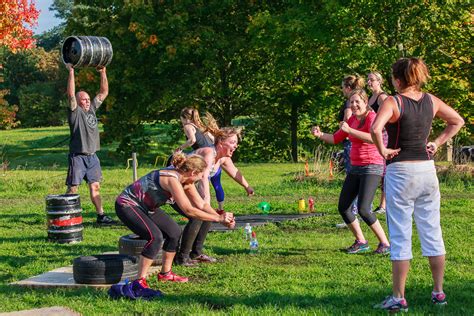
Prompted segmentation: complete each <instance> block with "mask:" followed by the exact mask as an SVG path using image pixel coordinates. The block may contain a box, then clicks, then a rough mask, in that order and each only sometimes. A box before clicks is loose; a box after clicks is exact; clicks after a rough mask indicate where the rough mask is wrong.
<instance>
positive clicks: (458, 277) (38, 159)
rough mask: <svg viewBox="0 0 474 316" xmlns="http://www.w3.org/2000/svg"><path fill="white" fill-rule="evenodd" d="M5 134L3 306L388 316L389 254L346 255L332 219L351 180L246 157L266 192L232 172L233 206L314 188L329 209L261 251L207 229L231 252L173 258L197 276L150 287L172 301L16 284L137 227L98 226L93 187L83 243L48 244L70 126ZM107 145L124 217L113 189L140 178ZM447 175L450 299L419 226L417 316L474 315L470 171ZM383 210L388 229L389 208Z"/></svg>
mask: <svg viewBox="0 0 474 316" xmlns="http://www.w3.org/2000/svg"><path fill="white" fill-rule="evenodd" d="M0 135H1V139H2V142H3V145H4V151H3V154H4V156H6V158H7V159H8V160H9V161H10V166H13V167H12V169H11V170H7V171H4V172H1V171H0V302H1V305H0V312H10V311H18V310H22V309H30V308H39V307H48V306H67V307H69V308H71V309H73V310H75V311H77V312H79V313H82V314H84V315H93V314H97V315H99V314H100V315H103V314H110V315H115V314H164V313H169V314H298V315H299V314H316V315H334V314H335V315H349V314H351V315H367V314H381V313H380V312H376V311H374V310H373V309H372V307H371V306H372V305H373V304H375V303H378V302H379V301H381V300H382V299H383V298H384V297H385V296H386V295H388V294H389V293H390V289H391V274H390V271H391V265H390V261H389V259H388V257H380V256H376V255H373V254H371V253H368V254H363V255H348V254H346V253H344V252H343V251H342V249H343V248H345V247H347V246H349V245H350V244H351V243H352V242H353V238H352V237H351V234H350V233H349V231H348V230H347V229H339V230H338V229H336V228H335V226H334V225H335V224H336V223H339V222H341V218H340V216H339V215H338V214H337V210H336V205H337V199H338V194H339V190H340V186H341V181H342V178H341V176H336V179H334V180H332V181H328V180H314V179H313V180H306V181H298V180H295V179H296V176H297V175H298V174H299V175H301V174H302V172H303V170H304V166H303V164H289V163H288V164H270V163H267V164H239V167H240V168H241V170H242V171H243V173H244V175H245V176H246V178H247V179H248V181H249V183H251V184H252V186H253V187H254V189H255V191H256V196H254V197H252V198H247V197H246V196H245V194H244V190H243V189H242V188H240V187H239V186H238V185H237V184H235V183H233V182H232V180H230V179H229V178H228V177H227V176H225V177H224V178H223V186H224V189H225V191H226V201H227V202H226V209H228V210H231V211H234V212H235V213H236V214H238V215H243V214H251V213H258V209H257V205H258V203H259V202H261V201H267V202H269V203H270V204H271V206H272V210H271V212H273V213H280V214H283V213H296V209H297V200H298V198H300V197H305V198H308V197H309V196H313V197H315V201H316V210H317V211H320V212H324V213H325V214H326V215H325V216H322V217H314V218H311V219H306V220H300V221H294V222H286V223H283V224H280V225H274V224H269V225H266V226H263V227H258V228H255V231H256V232H257V235H258V240H259V243H260V253H259V254H257V255H254V256H252V255H249V254H248V243H247V242H246V241H245V240H244V237H243V231H242V230H241V229H239V230H236V231H233V232H229V233H211V234H209V236H208V239H207V243H206V252H207V253H208V254H210V255H213V256H217V257H219V258H220V259H221V261H220V262H219V263H217V264H213V265H201V266H199V267H198V268H183V267H175V268H174V270H175V272H177V273H178V274H182V275H186V276H189V277H190V279H191V282H189V283H187V284H170V283H158V282H157V281H156V279H155V278H152V279H150V280H149V284H150V286H151V287H155V288H159V289H160V290H162V291H163V292H164V293H165V297H164V298H163V299H162V300H158V301H152V302H143V301H126V300H118V301H112V300H110V299H109V298H108V296H107V293H106V291H105V290H94V289H26V288H21V287H15V286H11V285H8V284H9V283H10V282H14V281H18V280H22V279H25V278H28V277H31V276H34V275H37V274H40V273H43V272H46V271H49V270H52V269H55V268H59V267H61V266H65V265H69V264H71V262H72V260H73V259H74V258H75V257H77V256H83V255H92V254H99V253H102V252H106V251H115V250H117V244H118V238H119V237H120V236H122V235H125V234H127V233H129V231H128V230H127V229H125V228H124V227H114V228H95V227H94V226H93V222H94V220H95V216H94V212H93V207H92V204H91V202H90V200H89V198H88V196H87V188H86V186H84V185H83V186H81V187H80V194H81V197H82V207H83V209H84V213H83V215H84V222H85V229H84V241H83V242H81V243H78V244H70V245H61V244H54V243H48V242H47V241H46V235H47V233H46V224H45V221H46V213H45V200H44V198H45V196H46V195H48V194H59V193H64V190H65V186H64V179H65V174H66V163H65V160H66V153H67V148H66V146H65V145H61V144H60V145H58V146H57V147H53V145H55V144H57V143H58V142H60V141H61V140H62V139H64V138H65V137H67V128H66V129H65V128H63V127H59V128H50V129H31V130H15V131H1V132H0ZM66 144H67V143H66ZM45 148H46V149H45ZM54 148H56V149H54ZM106 150H107V148H104V151H103V152H102V153H101V155H102V157H103V159H104V160H105V161H106V163H105V166H104V170H103V173H104V182H103V184H102V197H103V201H104V207H105V209H106V212H108V213H109V214H112V215H113V216H114V217H115V214H114V213H113V203H114V200H115V197H116V196H117V194H118V193H120V192H121V190H122V189H123V188H124V187H125V186H126V185H128V184H129V183H130V182H131V177H132V174H131V170H125V163H123V162H117V163H115V166H114V165H113V164H114V161H113V160H112V159H108V158H107V157H108V155H107V153H106ZM102 157H101V158H102ZM151 169H152V166H151V165H149V166H144V165H141V168H140V169H139V170H138V172H139V176H141V175H144V174H145V173H147V172H148V171H150V170H151ZM323 178H324V177H323ZM440 182H441V192H442V201H441V212H442V216H441V220H442V226H443V235H444V239H445V244H446V248H447V253H448V254H447V265H446V278H445V291H446V293H447V295H448V301H449V304H448V305H447V306H445V307H444V308H442V309H439V308H436V307H435V306H432V305H431V302H430V292H431V289H432V281H431V275H430V272H429V268H428V261H427V259H425V258H423V257H421V251H420V245H419V242H418V237H417V234H416V230H414V236H413V239H414V243H413V244H414V247H413V248H414V249H413V250H414V259H413V261H412V267H411V271H410V274H409V277H408V281H407V291H406V298H407V300H408V303H409V305H410V313H412V314H417V315H430V314H444V315H472V314H473V311H474V301H473V293H474V268H473V267H474V265H473V261H474V260H473V259H474V255H473V251H472V245H473V244H474V237H473V229H472V227H474V225H473V224H474V186H473V182H472V175H469V174H458V175H456V174H452V175H451V176H450V177H448V178H446V177H440ZM378 196H379V194H377V199H378ZM376 203H378V202H377V201H376V202H375V204H376ZM169 211H170V214H172V212H173V211H172V210H171V209H169ZM378 217H379V219H380V221H381V222H382V224H383V226H384V228H386V224H385V216H384V215H379V216H378ZM175 218H176V219H178V220H179V219H180V217H179V216H175ZM362 228H363V231H364V233H365V234H366V237H367V238H368V240H369V242H370V245H371V247H373V248H375V247H376V245H377V242H376V239H375V236H374V235H373V234H371V233H370V232H369V229H368V228H367V226H366V225H364V224H363V225H362Z"/></svg>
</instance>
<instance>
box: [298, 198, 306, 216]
mask: <svg viewBox="0 0 474 316" xmlns="http://www.w3.org/2000/svg"><path fill="white" fill-rule="evenodd" d="M298 211H300V213H304V212H305V211H306V203H305V200H304V199H303V198H301V199H299V200H298Z"/></svg>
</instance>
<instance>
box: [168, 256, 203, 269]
mask: <svg viewBox="0 0 474 316" xmlns="http://www.w3.org/2000/svg"><path fill="white" fill-rule="evenodd" d="M174 263H175V264H176V265H179V266H183V267H188V268H192V267H196V266H197V265H198V263H199V261H197V260H193V259H191V258H189V257H187V258H182V257H178V256H176V257H175V258H174Z"/></svg>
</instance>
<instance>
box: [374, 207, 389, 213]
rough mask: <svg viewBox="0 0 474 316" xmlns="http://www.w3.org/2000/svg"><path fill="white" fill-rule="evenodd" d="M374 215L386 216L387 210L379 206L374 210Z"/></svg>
mask: <svg viewBox="0 0 474 316" xmlns="http://www.w3.org/2000/svg"><path fill="white" fill-rule="evenodd" d="M373 213H376V214H385V213H387V210H386V209H385V208H384V207H381V206H379V207H377V208H376V209H375V210H373Z"/></svg>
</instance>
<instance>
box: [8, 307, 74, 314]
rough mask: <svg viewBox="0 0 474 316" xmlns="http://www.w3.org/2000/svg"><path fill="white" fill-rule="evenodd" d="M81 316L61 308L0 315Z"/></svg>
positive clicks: (46, 308) (29, 310)
mask: <svg viewBox="0 0 474 316" xmlns="http://www.w3.org/2000/svg"><path fill="white" fill-rule="evenodd" d="M4 315H8V316H81V314H79V313H77V312H75V311H73V310H71V309H69V308H67V307H61V306H53V307H45V308H35V309H28V310H24V311H18V312H10V313H0V316H4Z"/></svg>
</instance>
